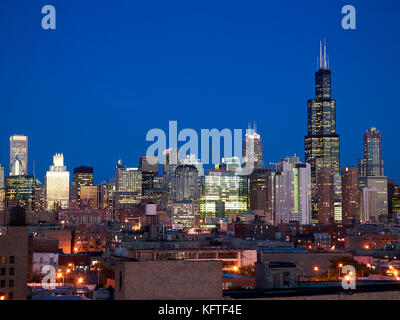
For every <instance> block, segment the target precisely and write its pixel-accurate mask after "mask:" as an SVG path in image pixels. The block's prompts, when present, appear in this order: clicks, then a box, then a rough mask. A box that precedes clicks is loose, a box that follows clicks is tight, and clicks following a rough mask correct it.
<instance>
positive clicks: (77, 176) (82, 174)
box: [74, 166, 93, 204]
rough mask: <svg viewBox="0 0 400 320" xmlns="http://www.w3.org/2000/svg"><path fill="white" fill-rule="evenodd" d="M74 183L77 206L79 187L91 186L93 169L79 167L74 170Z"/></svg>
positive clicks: (79, 197) (79, 199)
mask: <svg viewBox="0 0 400 320" xmlns="http://www.w3.org/2000/svg"><path fill="white" fill-rule="evenodd" d="M74 183H75V186H76V192H77V195H76V197H77V200H78V204H80V201H81V186H92V185H93V168H91V167H86V166H80V167H77V168H74Z"/></svg>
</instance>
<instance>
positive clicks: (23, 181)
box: [5, 175, 35, 213]
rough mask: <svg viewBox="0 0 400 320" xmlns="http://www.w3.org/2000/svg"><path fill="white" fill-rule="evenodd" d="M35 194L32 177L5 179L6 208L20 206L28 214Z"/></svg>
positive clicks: (19, 176) (21, 176)
mask: <svg viewBox="0 0 400 320" xmlns="http://www.w3.org/2000/svg"><path fill="white" fill-rule="evenodd" d="M34 192H35V177H34V176H25V175H18V176H9V177H6V191H5V198H6V207H7V208H12V207H16V206H21V207H23V208H24V209H26V211H27V212H28V213H30V212H31V211H32V206H33V198H34Z"/></svg>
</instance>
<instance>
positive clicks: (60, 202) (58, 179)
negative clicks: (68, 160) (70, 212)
mask: <svg viewBox="0 0 400 320" xmlns="http://www.w3.org/2000/svg"><path fill="white" fill-rule="evenodd" d="M46 203H47V205H46V207H47V210H49V211H51V210H55V209H56V207H57V206H60V207H61V208H62V209H68V205H69V171H67V167H66V166H64V156H63V154H62V153H56V154H55V155H54V156H53V165H52V166H50V168H49V170H48V171H47V173H46Z"/></svg>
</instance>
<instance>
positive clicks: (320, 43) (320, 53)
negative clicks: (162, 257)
mask: <svg viewBox="0 0 400 320" xmlns="http://www.w3.org/2000/svg"><path fill="white" fill-rule="evenodd" d="M319 68H320V69H322V41H320V42H319Z"/></svg>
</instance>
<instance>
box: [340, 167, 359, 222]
mask: <svg viewBox="0 0 400 320" xmlns="http://www.w3.org/2000/svg"><path fill="white" fill-rule="evenodd" d="M342 209H343V211H342V212H343V214H342V217H343V223H353V222H354V221H360V218H361V217H360V194H359V187H358V168H356V167H346V168H342Z"/></svg>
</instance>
